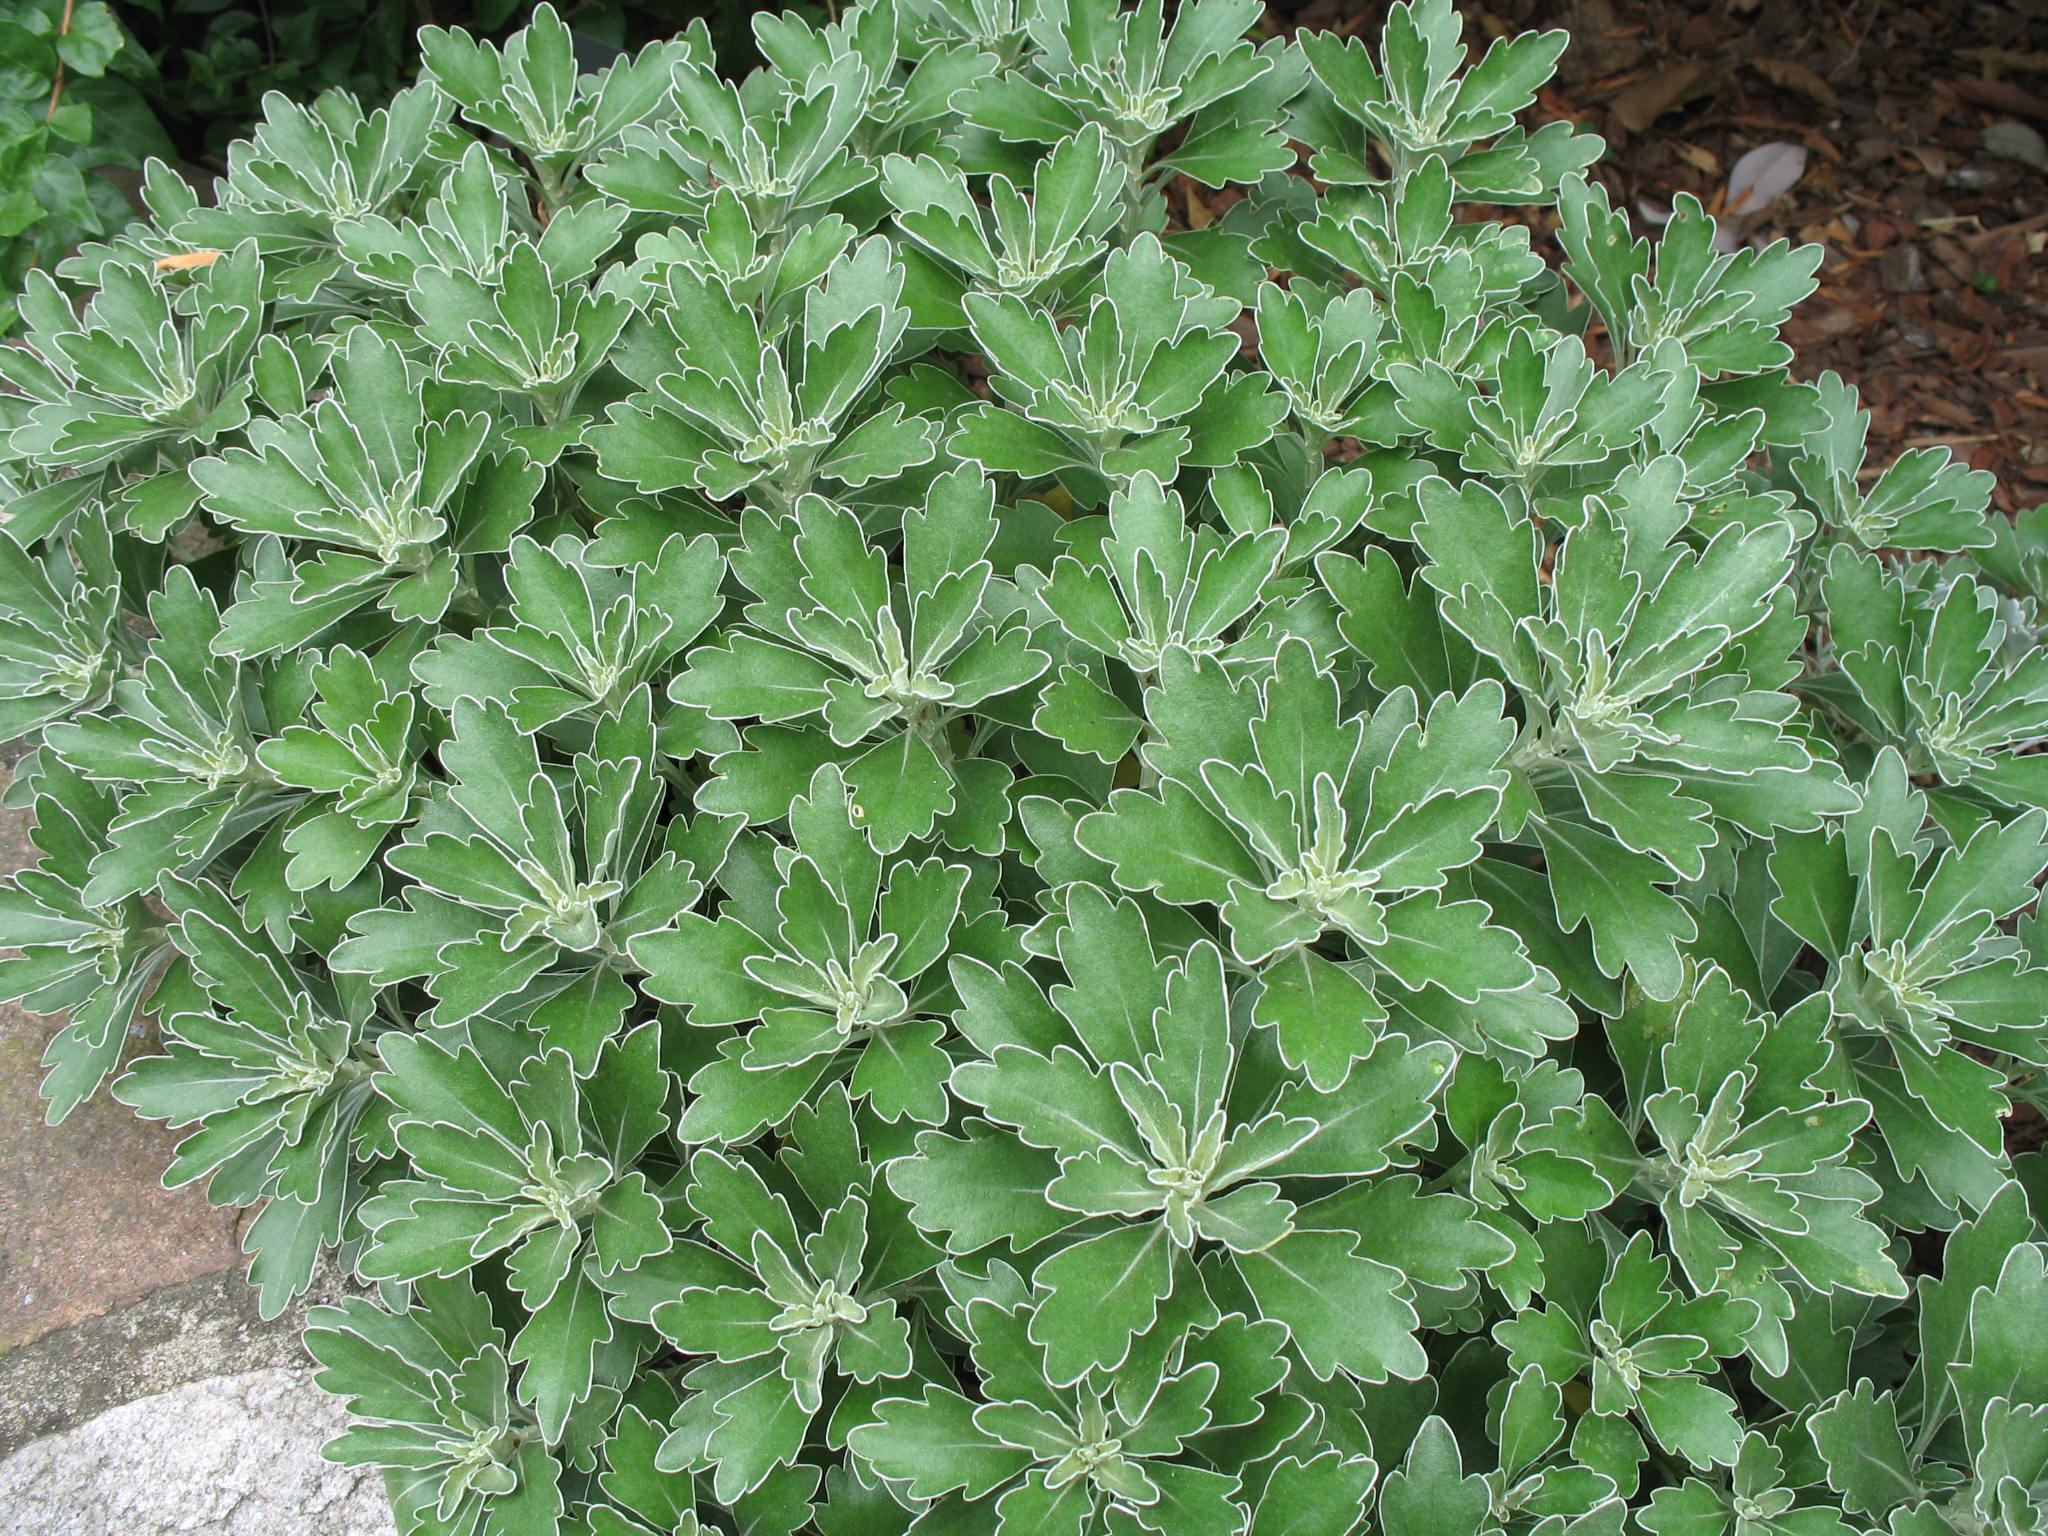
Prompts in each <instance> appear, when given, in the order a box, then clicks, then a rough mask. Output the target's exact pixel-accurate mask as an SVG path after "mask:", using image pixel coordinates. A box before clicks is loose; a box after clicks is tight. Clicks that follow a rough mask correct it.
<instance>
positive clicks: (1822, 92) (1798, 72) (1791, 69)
mask: <svg viewBox="0 0 2048 1536" xmlns="http://www.w3.org/2000/svg"><path fill="white" fill-rule="evenodd" d="M1749 67H1750V68H1751V69H1753V70H1755V71H1756V72H1757V73H1758V74H1760V75H1762V76H1763V77H1764V78H1765V79H1766V80H1768V81H1770V82H1771V83H1772V84H1773V85H1782V86H1783V87H1784V88H1785V89H1786V90H1788V91H1797V92H1799V93H1800V94H1801V95H1802V96H1810V97H1812V98H1813V99H1814V100H1815V101H1817V102H1819V103H1820V104H1821V105H1822V106H1824V107H1826V108H1827V109H1828V110H1829V111H1830V112H1832V111H1834V110H1835V108H1836V106H1837V105H1838V104H1839V103H1838V102H1837V101H1836V99H1835V88H1834V87H1833V86H1831V85H1829V84H1828V83H1827V81H1825V80H1823V79H1822V78H1821V77H1820V76H1819V74H1817V73H1816V72H1815V71H1813V70H1811V69H1808V68H1807V67H1806V66H1805V65H1804V64H1796V63H1794V62H1793V61H1792V60H1790V59H1751V60H1750V61H1749Z"/></svg>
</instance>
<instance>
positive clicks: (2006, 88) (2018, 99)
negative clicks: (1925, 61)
mask: <svg viewBox="0 0 2048 1536" xmlns="http://www.w3.org/2000/svg"><path fill="white" fill-rule="evenodd" d="M1934 88H1935V90H1937V91H1941V92H1944V93H1946V94H1948V95H1949V96H1951V97H1960V98H1961V99H1962V100H1964V101H1967V102H1972V103H1974V104H1975V105H1977V106H1980V107H1989V108H1991V109H1992V110H1993V111H1994V112H2010V113H2012V114H2013V115H2014V116H2015V117H2038V118H2043V119H2048V101H2044V100H2042V99H2041V98H2040V97H2039V96H2036V95H2035V94H2034V93H2033V92H2032V91H2030V90H2027V89H2026V88H2025V87H2024V86H2018V85H2014V84H2013V83H2012V82H2011V81H2010V80H1971V79H1967V78H1965V79H1962V80H1937V81H1935V82H1934Z"/></svg>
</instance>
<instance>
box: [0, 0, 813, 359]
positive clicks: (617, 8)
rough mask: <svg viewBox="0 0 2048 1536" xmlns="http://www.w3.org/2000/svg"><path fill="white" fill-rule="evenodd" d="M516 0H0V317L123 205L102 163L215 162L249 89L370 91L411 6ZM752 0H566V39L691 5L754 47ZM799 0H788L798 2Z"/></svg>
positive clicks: (501, 20)
mask: <svg viewBox="0 0 2048 1536" xmlns="http://www.w3.org/2000/svg"><path fill="white" fill-rule="evenodd" d="M530 8H531V7H530V6H528V5H527V4H526V3H525V0H438V3H437V4H435V5H433V6H421V5H420V4H419V3H418V0H0V331H5V330H7V329H9V328H10V327H11V326H12V324H13V322H14V318H15V314H14V301H15V297H16V295H17V294H18V293H19V292H20V290H21V285H22V281H23V278H24V276H25V274H26V273H27V272H28V270H29V269H30V268H32V267H43V268H51V267H54V266H55V265H56V264H57V263H58V262H59V261H61V260H62V259H63V258H64V257H65V256H66V255H67V254H69V253H70V251H71V250H72V248H73V247H75V246H76V245H77V244H78V243H79V242H80V241H81V240H86V239H90V238H91V237H93V236H95V235H107V234H111V233H113V232H114V231H116V230H119V229H120V228H121V227H122V226H123V225H125V224H126V223H127V222H128V221H129V219H130V217H131V216H132V214H131V210H130V208H129V205H128V200H127V198H126V197H125V196H124V195H123V193H122V191H121V189H120V186H119V185H118V184H117V183H116V181H114V180H113V179H111V178H110V177H108V176H106V175H104V174H96V173H100V172H104V171H106V170H108V169H109V168H117V167H119V168H128V169H131V170H132V169H136V168H139V167H140V166H141V165H142V163H143V161H144V159H145V158H146V157H148V156H151V155H156V156H161V157H164V158H167V159H170V160H172V161H177V160H179V159H181V158H182V159H184V160H186V161H189V162H192V163H193V164H195V165H198V164H204V163H207V162H210V161H211V162H215V163H217V159H216V157H218V156H219V155H221V154H223V153H224V152H225V151H226V149H227V147H228V145H229V143H230V142H231V141H232V140H234V139H238V138H241V137H243V136H245V135H246V134H247V133H248V131H249V128H250V126H251V124H252V123H254V121H255V120H256V119H257V118H258V117H259V116H260V115H261V113H262V111H263V98H264V97H265V96H267V95H269V94H270V93H271V92H272V91H282V92H284V93H285V94H286V95H288V96H291V97H293V98H294V99H298V100H310V99H311V98H312V97H313V96H315V95H317V94H319V93H320V92H321V91H323V90H326V89H329V88H331V87H347V88H349V89H351V90H353V91H355V92H356V93H357V94H358V95H362V96H371V97H377V98H380V99H381V98H382V97H385V96H388V95H390V94H392V93H393V92H395V91H397V90H398V89H399V88H400V87H401V86H404V85H408V84H410V83H411V81H412V79H413V76H414V75H415V74H416V73H417V70H418V65H419V57H418V53H419V50H418V48H417V46H416V43H415V40H414V34H415V31H416V28H417V24H418V19H419V16H420V15H421V14H422V13H423V12H428V11H431V12H432V13H433V14H435V15H438V16H439V17H440V18H441V19H442V20H443V21H444V22H451V21H457V20H459V21H461V22H463V23H465V24H466V25H467V26H468V27H469V28H470V29H471V30H472V31H474V32H477V33H479V34H481V35H486V36H488V35H491V34H499V35H503V34H505V33H507V32H509V31H511V30H514V29H515V28H516V27H517V25H518V22H519V19H520V18H522V17H523V16H524V15H525V14H526V12H527V11H528V10H530ZM753 9H754V6H753V4H752V3H751V0H578V3H577V4H576V6H575V7H574V9H573V13H572V14H573V16H574V18H575V27H576V34H575V35H576V38H577V40H578V49H579V55H580V56H581V57H582V58H583V59H584V60H589V59H592V58H596V59H599V60H600V61H602V60H604V59H607V58H608V57H609V56H610V55H611V54H612V53H614V52H615V51H616V50H617V49H618V48H619V47H621V46H624V45H626V44H629V43H631V42H633V41H634V40H636V39H639V38H644V37H648V36H653V35H656V34H657V33H658V34H659V35H662V36H666V35H667V34H668V33H669V32H670V31H673V30H674V29H675V28H676V27H678V26H680V25H681V24H682V23H683V22H684V21H685V20H687V19H688V18H690V17H691V16H696V15H703V16H704V17H706V19H707V21H708V22H709V24H710V26H711V28H712V29H713V30H712V33H711V40H712V42H713V43H714V44H715V45H716V46H717V48H718V50H719V55H720V58H721V61H722V62H724V63H727V64H730V63H733V62H735V61H738V60H742V59H744V60H745V61H746V62H749V63H751V62H754V59H753V57H752V55H753V49H752V44H751V39H750V38H749V37H748V35H747V21H748V18H749V16H750V15H751V13H752V11H753ZM800 9H802V8H801V7H800Z"/></svg>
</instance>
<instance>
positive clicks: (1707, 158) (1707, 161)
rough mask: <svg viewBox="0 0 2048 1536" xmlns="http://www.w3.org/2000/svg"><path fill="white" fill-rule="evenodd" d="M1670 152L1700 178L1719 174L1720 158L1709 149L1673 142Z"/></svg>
mask: <svg viewBox="0 0 2048 1536" xmlns="http://www.w3.org/2000/svg"><path fill="white" fill-rule="evenodd" d="M1671 152H1672V153H1673V154H1675V155H1677V156H1678V158H1679V159H1681V160H1683V161H1684V162H1685V163H1686V164H1687V165H1689V166H1691V167H1692V168H1693V169H1694V170H1696V171H1698V172H1699V173H1700V174H1701V175H1702V176H1718V175H1720V174H1721V157H1720V156H1719V155H1717V154H1715V153H1714V152H1713V151H1712V150H1711V149H1706V148H1703V147H1702V146H1700V145H1698V144H1683V143H1680V142H1678V141H1677V140H1673V141H1672V144H1671Z"/></svg>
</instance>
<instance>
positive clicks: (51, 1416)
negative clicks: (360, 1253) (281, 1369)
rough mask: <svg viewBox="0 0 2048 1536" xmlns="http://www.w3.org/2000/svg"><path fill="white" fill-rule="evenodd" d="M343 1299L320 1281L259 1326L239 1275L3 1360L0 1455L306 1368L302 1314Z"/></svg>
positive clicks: (122, 1312)
mask: <svg viewBox="0 0 2048 1536" xmlns="http://www.w3.org/2000/svg"><path fill="white" fill-rule="evenodd" d="M348 1289H349V1287H348V1286H347V1285H346V1284H345V1283H344V1282H343V1281H342V1279H341V1278H340V1277H339V1276H338V1275H336V1274H334V1273H333V1272H331V1271H328V1272H323V1273H322V1274H321V1275H319V1276H318V1277H317V1278H316V1279H315V1281H314V1282H313V1290H312V1294H311V1295H310V1296H308V1297H305V1298H303V1299H302V1300H301V1301H299V1302H298V1303H297V1304H295V1305H293V1306H292V1307H290V1308H288V1309H286V1311H285V1313H284V1315H283V1316H281V1317H274V1318H270V1319H268V1320H266V1319H264V1318H262V1317H260V1316H258V1315H257V1311H256V1292H255V1291H254V1290H253V1289H252V1288H251V1287H250V1285H249V1283H248V1282H247V1281H246V1280H244V1279H243V1278H242V1276H241V1275H240V1274H239V1273H226V1274H217V1275H207V1276H204V1277H202V1278H200V1279H198V1280H191V1281H187V1282H186V1283H185V1284H183V1285H173V1286H167V1287H166V1288H165V1289H163V1290H160V1291H157V1292H155V1293H154V1294H152V1295H149V1296H145V1297H143V1298H142V1300H140V1301H137V1302H131V1303H130V1304H129V1305H127V1306H125V1307H121V1308H119V1309H117V1310H115V1311H112V1312H108V1313H106V1314H104V1315H102V1316H99V1317H89V1318H86V1319H85V1320H84V1321H83V1322H79V1323H76V1324H74V1325H72V1326H71V1327H69V1328H58V1329H55V1330H54V1331H52V1332H50V1333H46V1334H44V1335H43V1336H42V1337H41V1338H39V1339H37V1340H36V1341H35V1342H34V1343H33V1344H23V1345H21V1346H19V1347H18V1348H15V1349H9V1350H5V1351H0V1455H5V1454H6V1453H7V1452H9V1451H11V1450H13V1449H14V1448H15V1447H16V1446H19V1445H22V1444H24V1443H25V1442H27V1441H29V1440H33V1439H34V1438H36V1437H37V1436H38V1435H49V1434H54V1433H56V1432H57V1431H59V1430H66V1429H70V1428H71V1427H72V1426H73V1425H76V1424H81V1423H83V1422H84V1421H85V1420H87V1419H89V1418H92V1417H93V1416H94V1415H96V1414H99V1413H102V1412H104V1411H105V1410H106V1409H108V1408H111V1407H113V1406H114V1405H115V1404H117V1403H125V1402H127V1401H128V1400H129V1399H131V1398H137V1397H147V1396H149V1395H151V1394H152V1393H158V1392H164V1391H168V1390H169V1389H170V1388H172V1387H178V1386H183V1385H184V1384H185V1383H186V1382H188V1381H199V1380H201V1379H203V1378H205V1377H209V1376H233V1375H238V1374H240V1373H241V1372H243V1371H253V1370H256V1369H258V1368H259V1367H263V1366H303V1365H305V1364H306V1363H307V1362H306V1352H305V1349H304V1347H303V1346H301V1345H300V1343H299V1331H300V1329H301V1328H302V1327H304V1325H305V1309H306V1307H307V1305H309V1304H311V1303H315V1302H330V1301H337V1300H339V1299H340V1298H341V1297H342V1296H343V1295H344V1294H346V1293H347V1291H348ZM6 1529H7V1527H6V1524H5V1522H0V1531H6Z"/></svg>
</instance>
